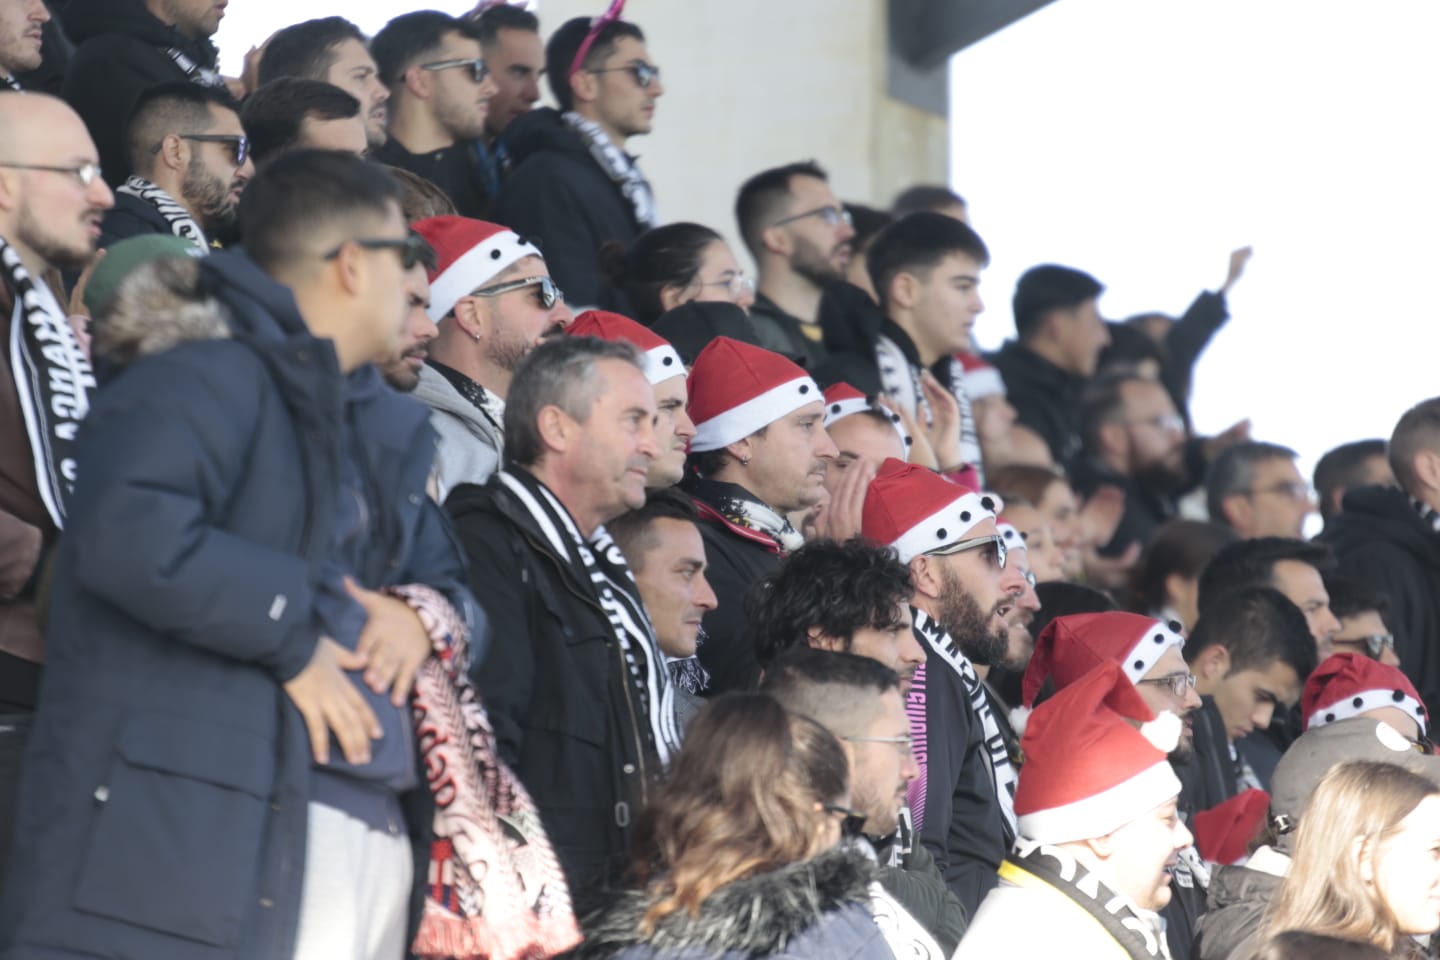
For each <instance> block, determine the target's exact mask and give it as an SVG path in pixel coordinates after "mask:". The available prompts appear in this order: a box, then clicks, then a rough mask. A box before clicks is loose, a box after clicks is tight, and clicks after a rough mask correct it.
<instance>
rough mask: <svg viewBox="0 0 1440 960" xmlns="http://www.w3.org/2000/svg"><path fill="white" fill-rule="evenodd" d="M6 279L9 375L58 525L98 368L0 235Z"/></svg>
mask: <svg viewBox="0 0 1440 960" xmlns="http://www.w3.org/2000/svg"><path fill="white" fill-rule="evenodd" d="M0 267H3V268H4V276H3V282H4V283H5V284H6V286H8V287H9V288H10V290H11V292H12V293H13V294H14V295H15V312H14V314H13V315H12V316H11V317H10V374H11V376H13V377H14V378H15V387H16V392H17V393H18V394H19V396H20V412H21V414H22V415H23V416H24V417H25V432H26V433H27V434H28V435H29V438H30V453H31V456H32V457H33V458H34V461H35V478H36V481H37V484H38V486H39V488H40V499H41V500H43V501H44V502H45V509H46V510H47V511H48V512H49V514H50V519H51V520H53V521H54V523H55V526H56V527H57V528H62V529H63V528H64V526H65V501H66V499H67V498H68V497H69V496H70V494H71V493H72V492H73V491H74V486H75V476H76V472H77V470H76V464H75V439H76V436H77V435H78V434H79V432H80V421H81V420H83V419H84V417H85V414H86V413H87V412H89V410H90V391H91V390H94V389H95V372H94V370H93V369H91V366H90V359H89V358H88V357H87V356H86V355H85V350H84V348H83V347H81V346H80V342H79V341H78V340H76V339H75V333H74V331H73V330H71V328H70V324H69V323H68V322H67V320H66V318H65V311H64V310H63V309H61V307H60V304H59V303H58V302H57V301H56V300H55V295H54V294H53V293H51V292H50V288H49V287H48V286H46V285H45V284H44V283H43V282H36V281H35V280H34V279H33V278H32V277H31V276H30V273H29V271H27V270H26V269H25V265H24V264H23V263H21V262H20V254H19V253H18V252H17V251H16V250H15V248H14V247H12V246H10V244H8V243H6V242H5V238H4V237H0Z"/></svg>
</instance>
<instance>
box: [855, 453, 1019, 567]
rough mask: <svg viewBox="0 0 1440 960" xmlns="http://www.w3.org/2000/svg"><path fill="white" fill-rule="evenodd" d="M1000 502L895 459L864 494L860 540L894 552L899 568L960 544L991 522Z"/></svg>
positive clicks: (992, 496)
mask: <svg viewBox="0 0 1440 960" xmlns="http://www.w3.org/2000/svg"><path fill="white" fill-rule="evenodd" d="M1000 508H1001V503H1000V498H999V497H996V496H995V495H994V494H989V493H984V494H982V493H976V492H975V491H974V490H971V489H970V488H969V487H962V486H960V485H959V484H958V483H951V482H950V481H949V480H946V479H945V478H944V477H942V476H940V475H939V474H937V473H935V471H933V470H927V469H925V468H924V467H921V466H917V465H915V464H913V463H905V462H904V461H901V460H896V459H895V458H894V457H891V458H890V459H888V460H886V461H885V462H884V463H883V464H881V465H880V470H879V472H878V473H876V474H875V479H874V480H871V481H870V486H869V488H868V489H867V490H866V491H865V504H864V506H863V507H862V508H861V514H860V534H861V536H863V537H865V539H867V540H871V541H873V542H875V543H879V544H884V545H885V546H888V547H894V548H895V552H896V553H897V554H899V556H900V562H901V563H909V562H910V561H911V560H912V559H913V558H915V557H918V556H919V555H920V554H922V553H930V552H932V551H934V550H939V549H941V548H942V547H948V546H950V545H951V544H952V543H958V542H959V541H961V540H964V539H965V538H966V536H967V535H968V534H969V533H970V531H971V530H973V529H975V527H976V526H978V525H979V524H981V523H984V522H985V521H986V520H994V519H995V514H996V513H997V512H998V511H999V510H1000Z"/></svg>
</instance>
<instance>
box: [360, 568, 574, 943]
mask: <svg viewBox="0 0 1440 960" xmlns="http://www.w3.org/2000/svg"><path fill="white" fill-rule="evenodd" d="M388 592H389V593H392V594H394V595H396V596H398V597H400V598H401V599H402V600H404V601H405V602H406V603H408V604H409V605H410V606H411V608H412V609H414V611H415V612H416V614H417V615H419V617H420V622H421V623H423V624H424V625H425V630H426V632H427V633H429V634H430V639H431V641H432V642H433V643H434V647H435V655H434V656H432V657H430V658H429V659H427V660H426V661H425V663H424V664H423V665H422V666H421V668H420V673H419V675H418V676H417V677H416V679H415V695H414V697H413V699H412V700H411V703H410V712H411V716H412V718H413V720H414V723H415V736H416V739H417V741H418V743H419V744H420V750H421V754H422V756H423V758H424V769H425V773H426V778H427V780H428V785H429V787H430V791H431V793H432V794H433V796H434V798H435V820H434V827H435V839H434V842H433V843H432V844H431V847H430V869H429V874H428V877H427V881H426V884H425V903H424V906H423V907H422V910H421V915H420V928H419V930H418V932H417V933H416V935H415V942H414V943H413V944H412V945H411V947H410V950H411V952H412V953H413V954H414V955H415V956H417V957H423V958H427V960H428V958H455V960H470V958H476V960H478V958H481V957H484V958H490V960H534V958H540V957H550V956H554V955H555V954H558V953H562V952H564V951H566V950H568V949H570V948H571V947H573V946H575V945H576V944H577V943H579V942H580V931H579V928H578V926H577V925H576V923H575V914H574V912H573V911H572V909H571V906H570V891H569V890H568V889H567V888H566V886H565V874H564V871H563V870H561V868H560V861H559V860H557V859H556V857H555V851H554V849H553V848H552V847H551V846H550V840H549V838H548V837H547V836H546V835H545V827H544V825H543V824H542V823H541V822H540V815H539V813H538V812H537V811H536V809H535V803H534V801H532V800H531V799H530V795H529V794H528V793H527V792H526V790H525V787H524V786H523V785H522V784H521V783H520V781H519V780H518V779H517V778H516V777H515V775H514V774H513V773H512V772H511V771H510V769H509V768H508V767H506V766H505V764H504V763H503V762H502V761H501V760H500V756H499V753H498V751H497V749H496V746H495V732H494V731H493V730H492V729H491V727H490V720H489V718H488V717H486V716H485V709H484V707H482V706H481V705H480V701H479V699H478V698H477V697H476V695H475V688H474V687H473V686H472V685H471V684H470V678H469V675H468V672H467V671H468V667H469V663H470V659H469V642H468V638H467V636H466V633H465V627H464V625H463V624H462V623H461V622H460V619H459V617H458V616H457V615H456V613H455V609H454V607H452V606H451V605H450V603H449V602H448V601H447V600H446V599H445V598H444V597H443V596H442V595H440V594H439V593H438V592H436V591H435V590H432V589H431V588H429V587H423V586H414V585H412V586H403V587H394V588H392V589H391V590H389V591H388Z"/></svg>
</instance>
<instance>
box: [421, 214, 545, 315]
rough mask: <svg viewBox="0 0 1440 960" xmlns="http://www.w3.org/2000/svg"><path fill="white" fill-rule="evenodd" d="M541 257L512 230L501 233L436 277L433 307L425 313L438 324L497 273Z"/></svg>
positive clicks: (474, 248)
mask: <svg viewBox="0 0 1440 960" xmlns="http://www.w3.org/2000/svg"><path fill="white" fill-rule="evenodd" d="M538 256H540V249H539V248H538V247H536V246H535V245H534V244H533V243H531V242H530V241H528V240H524V239H521V237H520V236H518V235H517V234H516V233H515V232H514V231H513V230H501V231H500V232H499V233H495V234H492V235H491V236H490V237H489V238H488V239H487V240H485V242H483V243H480V244H477V245H476V246H473V247H471V248H470V249H469V250H466V251H465V252H464V253H462V254H461V255H460V256H459V257H456V258H455V262H454V263H452V264H450V266H448V267H446V268H445V270H444V271H443V272H441V273H438V274H436V275H435V279H434V280H432V281H431V283H430V306H429V308H428V309H427V310H426V313H428V314H430V319H431V320H433V321H435V322H436V323H439V322H440V321H441V319H442V318H444V316H445V315H446V314H448V313H449V312H450V311H451V310H454V309H455V304H457V303H459V302H460V298H461V297H468V296H469V295H470V294H471V292H473V291H475V290H478V289H479V288H480V287H483V286H485V284H486V283H487V282H489V281H490V280H491V278H493V277H494V276H495V275H496V274H498V273H500V272H501V271H502V270H504V269H506V268H507V267H509V266H510V265H511V264H515V263H518V262H520V261H521V260H523V259H525V258H526V257H538Z"/></svg>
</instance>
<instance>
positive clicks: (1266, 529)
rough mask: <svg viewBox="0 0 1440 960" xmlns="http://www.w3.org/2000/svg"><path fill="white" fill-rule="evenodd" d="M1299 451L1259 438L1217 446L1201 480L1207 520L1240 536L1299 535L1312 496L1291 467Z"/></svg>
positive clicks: (1312, 505) (1311, 506)
mask: <svg viewBox="0 0 1440 960" xmlns="http://www.w3.org/2000/svg"><path fill="white" fill-rule="evenodd" d="M1299 456H1300V455H1299V454H1298V453H1296V452H1295V451H1294V450H1291V449H1290V448H1289V447H1283V446H1281V445H1280V444H1278V443H1262V442H1260V441H1258V440H1248V441H1244V442H1241V443H1237V444H1234V445H1233V446H1229V447H1226V448H1225V449H1224V450H1222V451H1220V454H1219V455H1218V456H1217V457H1216V458H1215V460H1214V462H1213V463H1211V464H1210V473H1209V475H1208V476H1207V477H1206V480H1205V505H1206V507H1207V508H1208V509H1209V511H1210V519H1211V520H1213V521H1215V522H1216V523H1224V524H1227V525H1228V526H1230V527H1231V528H1232V529H1233V530H1234V531H1235V532H1236V533H1238V534H1240V536H1242V537H1291V538H1298V537H1300V536H1303V534H1304V529H1305V518H1306V517H1308V516H1309V515H1310V514H1312V513H1314V512H1315V499H1314V496H1313V495H1312V494H1311V492H1310V487H1309V486H1308V485H1307V484H1306V483H1305V480H1304V478H1303V477H1301V476H1300V470H1299V468H1298V467H1296V466H1295V461H1296V459H1297V458H1299Z"/></svg>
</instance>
